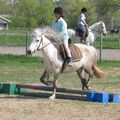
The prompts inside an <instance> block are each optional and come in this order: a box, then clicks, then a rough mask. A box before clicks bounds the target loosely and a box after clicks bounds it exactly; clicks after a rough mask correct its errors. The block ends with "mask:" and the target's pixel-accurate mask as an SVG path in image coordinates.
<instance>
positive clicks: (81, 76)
mask: <svg viewBox="0 0 120 120" xmlns="http://www.w3.org/2000/svg"><path fill="white" fill-rule="evenodd" d="M76 72H77V74H78V76H79V78H80V80H81V83H82V90H85V89H88V88H89V86H88V84H87V80H86V79H85V78H84V75H83V72H84V71H83V68H82V67H81V68H80V69H79V70H77V71H76Z"/></svg>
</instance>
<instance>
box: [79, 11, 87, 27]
mask: <svg viewBox="0 0 120 120" xmlns="http://www.w3.org/2000/svg"><path fill="white" fill-rule="evenodd" d="M85 20H86V17H85V15H84V14H83V13H82V14H81V15H80V16H79V20H78V25H83V26H85V24H84V23H83V21H84V22H85Z"/></svg>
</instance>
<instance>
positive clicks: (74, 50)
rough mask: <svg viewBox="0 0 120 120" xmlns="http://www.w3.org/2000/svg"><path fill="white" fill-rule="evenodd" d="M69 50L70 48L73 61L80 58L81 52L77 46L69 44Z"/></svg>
mask: <svg viewBox="0 0 120 120" xmlns="http://www.w3.org/2000/svg"><path fill="white" fill-rule="evenodd" d="M70 50H71V55H72V59H73V61H76V60H81V58H82V54H81V51H80V49H79V48H78V47H77V46H75V45H73V44H71V45H70Z"/></svg>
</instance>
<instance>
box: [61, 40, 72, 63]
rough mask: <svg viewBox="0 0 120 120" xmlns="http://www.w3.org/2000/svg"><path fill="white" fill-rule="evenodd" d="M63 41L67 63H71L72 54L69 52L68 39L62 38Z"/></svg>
mask: <svg viewBox="0 0 120 120" xmlns="http://www.w3.org/2000/svg"><path fill="white" fill-rule="evenodd" d="M63 43H64V46H65V49H66V52H67V56H68V61H67V62H68V64H71V63H72V56H71V52H70V49H69V45H68V39H64V41H63Z"/></svg>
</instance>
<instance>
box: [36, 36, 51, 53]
mask: <svg viewBox="0 0 120 120" xmlns="http://www.w3.org/2000/svg"><path fill="white" fill-rule="evenodd" d="M41 43H42V44H43V38H42V37H41V41H40V43H39V46H38V48H37V51H40V50H42V49H44V48H45V47H47V46H48V45H49V44H51V42H49V43H48V44H46V45H44V46H43V47H42V48H41V49H39V47H40V45H41Z"/></svg>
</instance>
